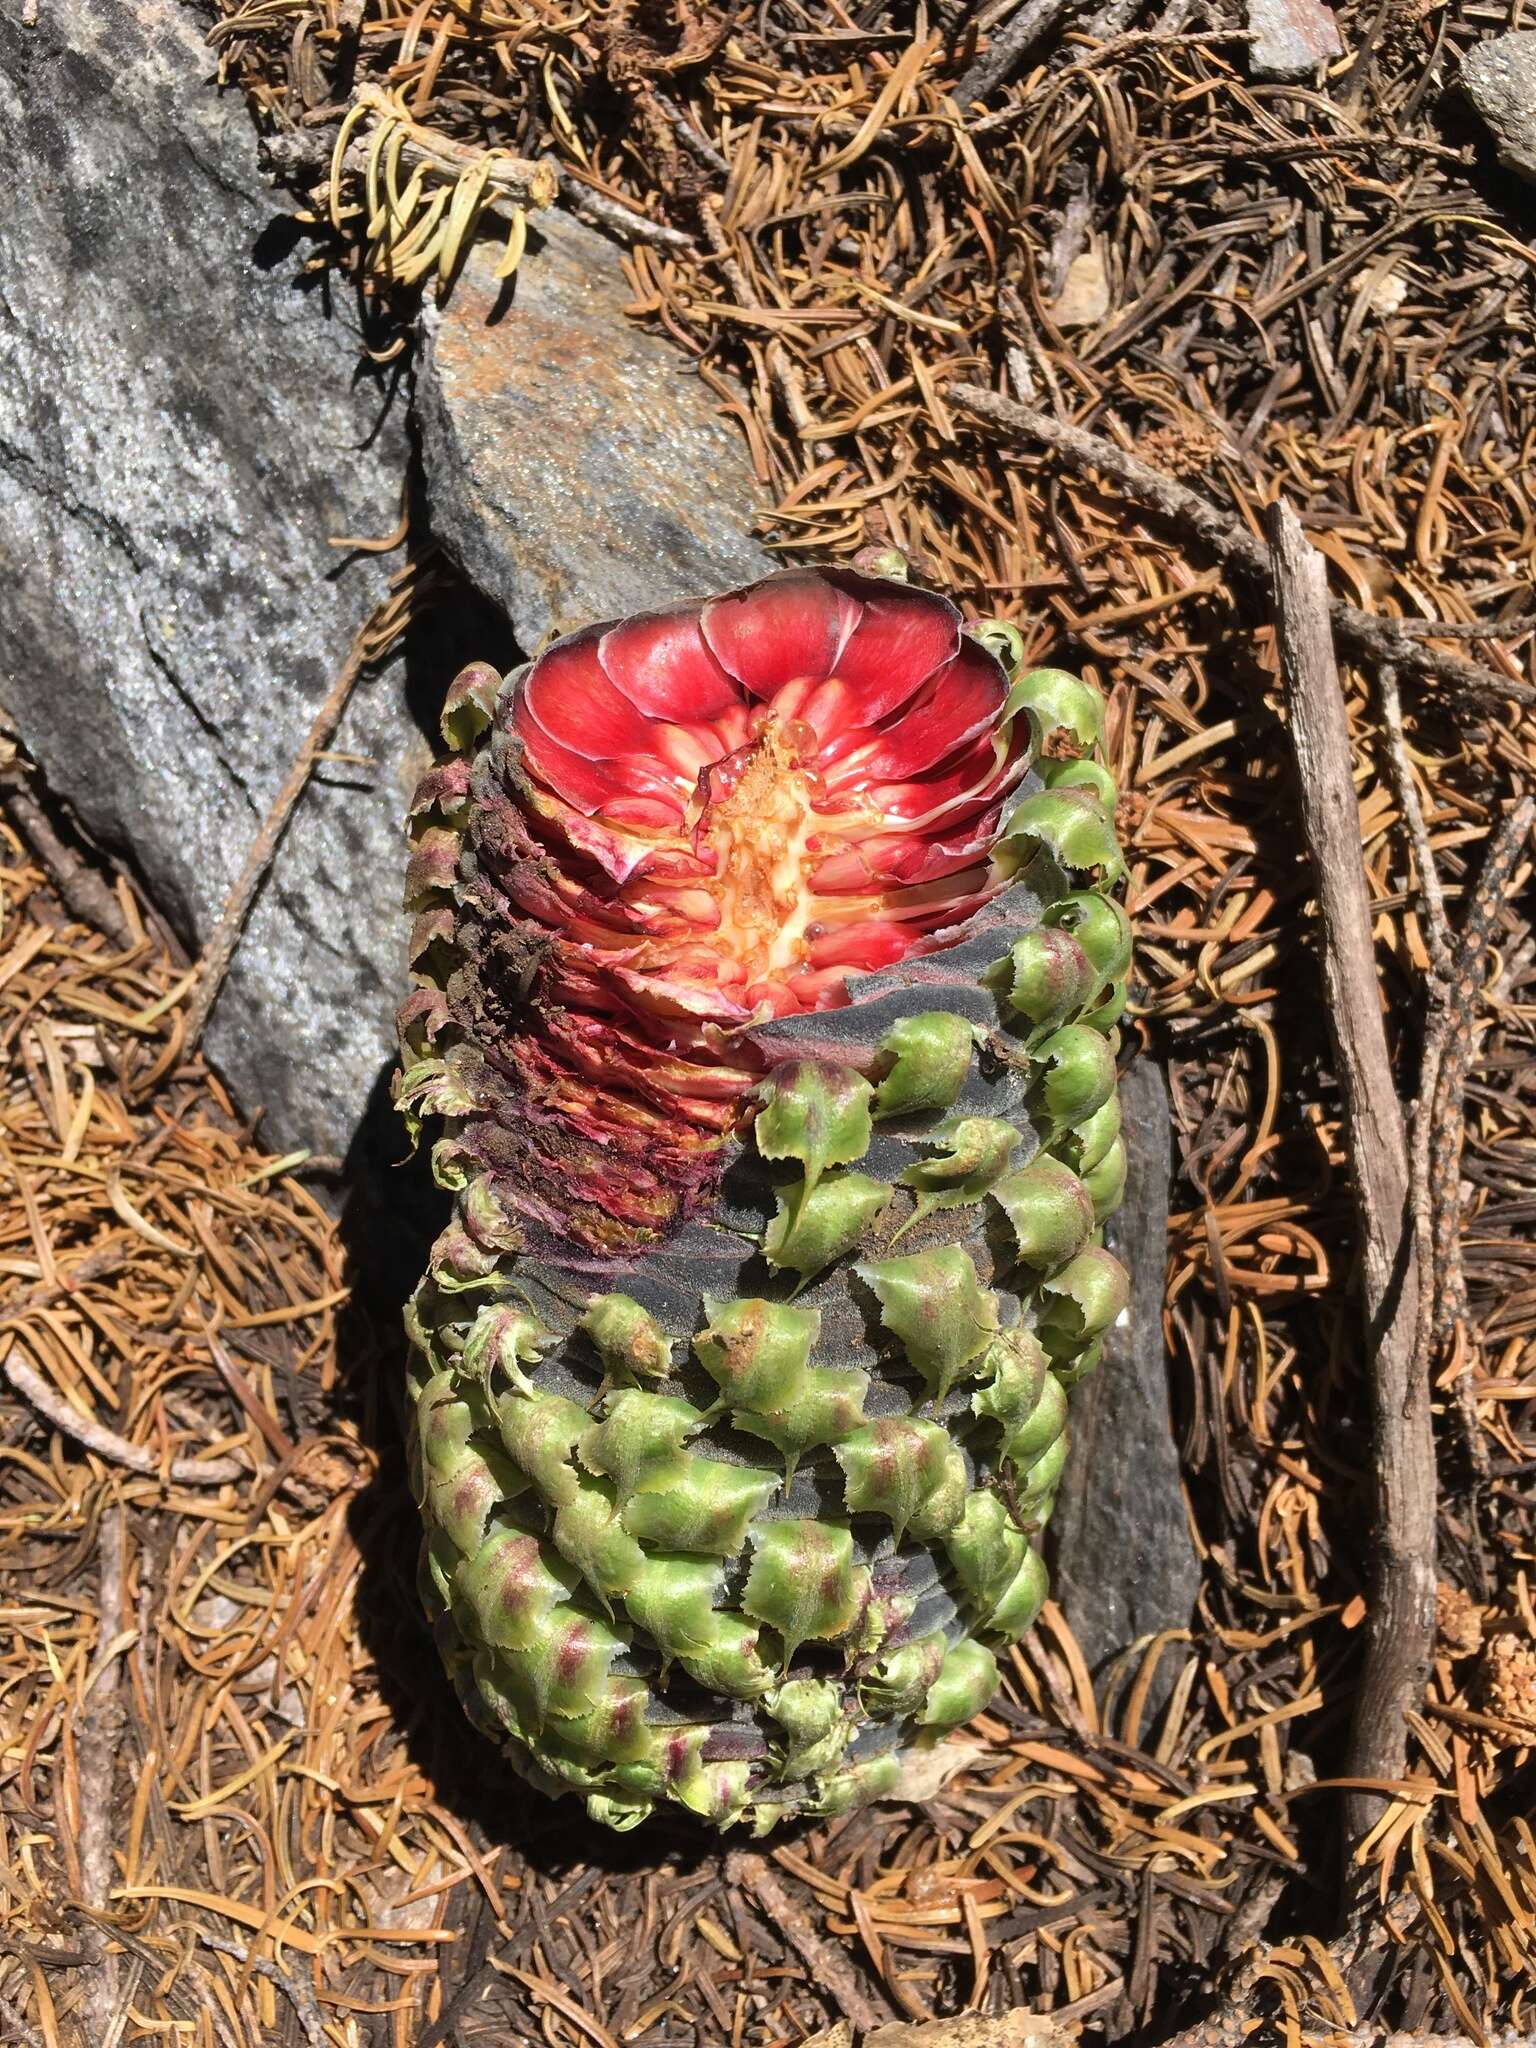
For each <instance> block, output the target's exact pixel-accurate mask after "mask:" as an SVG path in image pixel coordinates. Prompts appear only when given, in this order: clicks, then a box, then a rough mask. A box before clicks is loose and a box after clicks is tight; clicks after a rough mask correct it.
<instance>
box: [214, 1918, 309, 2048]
mask: <svg viewBox="0 0 1536 2048" xmlns="http://www.w3.org/2000/svg"><path fill="white" fill-rule="evenodd" d="M197 1938H198V1940H199V1941H200V1942H201V1943H202V1945H203V1947H204V1948H211V1949H216V1950H217V1951H218V1953H219V1954H220V1955H221V1956H233V1957H234V1959H235V1961H236V1962H237V1963H239V1964H240V1965H241V1967H242V1968H243V1969H247V1970H254V1971H255V1973H256V1975H257V1976H258V1977H265V1978H266V1980H267V1982H268V1983H269V1984H275V1985H276V1986H277V1988H278V1989H279V1991H281V1992H282V1994H283V1996H284V1997H285V1998H286V1999H287V2001H288V2003H289V2004H290V2005H291V2006H292V2007H293V2010H294V2013H295V2015H296V2017H297V2019H298V2022H299V2026H300V2027H301V2029H302V2030H303V2034H304V2039H305V2041H306V2042H307V2043H308V2044H309V2048H325V2038H326V2036H325V2020H324V2016H323V2015H322V2013H321V2011H320V2006H319V2003H318V2001H317V2000H316V1998H315V1994H314V1993H313V1991H311V1990H310V1988H309V1986H308V1985H307V1984H306V1983H305V1982H304V1980H303V1978H302V1977H295V1976H294V1975H293V1973H292V1971H290V1970H285V1969H283V1968H281V1967H280V1966H279V1965H278V1964H277V1963H274V1962H272V1961H270V1960H269V1958H268V1957H266V1956H253V1955H252V1954H251V1952H250V1950H249V1949H248V1948H244V1947H242V1945H241V1944H240V1943H239V1942H238V1941H230V1940H228V1939H227V1938H226V1937H225V1936H224V1935H222V1934H210V1933H209V1931H208V1929H207V1928H206V1927H199V1928H198V1929H197Z"/></svg>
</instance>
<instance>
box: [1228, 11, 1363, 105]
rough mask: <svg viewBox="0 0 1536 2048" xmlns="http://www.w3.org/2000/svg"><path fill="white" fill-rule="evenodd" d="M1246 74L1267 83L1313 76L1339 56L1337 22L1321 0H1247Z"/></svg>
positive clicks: (1281, 83)
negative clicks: (1248, 33) (1250, 38)
mask: <svg viewBox="0 0 1536 2048" xmlns="http://www.w3.org/2000/svg"><path fill="white" fill-rule="evenodd" d="M1247 13H1248V27H1249V30H1250V32H1251V34H1252V36H1253V41H1252V42H1251V43H1250V44H1249V45H1248V73H1249V76H1250V77H1251V78H1253V79H1254V80H1255V81H1256V82H1258V83H1261V84H1267V85H1284V84H1298V83H1300V82H1301V81H1303V80H1313V79H1316V78H1317V77H1318V75H1319V73H1320V72H1321V70H1322V68H1323V66H1324V65H1325V64H1328V63H1331V62H1332V61H1333V59H1334V58H1335V57H1339V56H1342V55H1343V53H1344V45H1343V43H1342V42H1340V40H1339V27H1338V23H1337V22H1336V21H1335V20H1334V18H1333V9H1332V8H1331V7H1329V6H1327V5H1325V0H1248V7H1247Z"/></svg>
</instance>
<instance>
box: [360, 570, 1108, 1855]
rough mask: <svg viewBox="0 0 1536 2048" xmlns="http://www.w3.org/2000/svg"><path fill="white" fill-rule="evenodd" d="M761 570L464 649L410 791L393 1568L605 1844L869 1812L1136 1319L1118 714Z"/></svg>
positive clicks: (1047, 1499) (508, 1737)
mask: <svg viewBox="0 0 1536 2048" xmlns="http://www.w3.org/2000/svg"><path fill="white" fill-rule="evenodd" d="M1019 652H1020V647H1019V642H1018V636H1017V634H1016V632H1014V630H1013V629H1012V628H1009V627H1005V626H992V625H986V626H982V627H978V628H974V629H970V628H965V627H963V625H962V621H961V619H960V617H959V615H958V613H956V612H955V611H954V609H953V608H952V607H951V606H950V605H949V604H947V603H946V602H945V601H944V600H943V599H941V598H938V597H936V596H933V595H931V594H928V593H924V592H921V591H916V590H913V589H909V588H908V587H906V586H905V585H904V584H902V583H900V582H897V581H887V580H883V579H876V578H872V577H867V576H862V575H858V574H855V573H853V572H850V571H843V570H835V571H834V570H827V571H817V572H790V573H787V574H785V575H782V576H778V577H773V578H770V579H768V580H767V581H766V582H764V583H761V584H758V585H754V586H752V587H750V588H749V589H747V590H744V591H738V592H732V593H729V594H727V595H726V596H724V597H721V598H717V599H714V600H711V601H709V602H708V603H704V604H697V605H689V606H681V607H677V608H675V609H673V610H671V611H666V612H659V613H655V614H650V615H647V616H645V617H642V618H638V619H632V620H626V621H623V622H621V623H619V624H618V625H613V626H603V627H596V628H592V629H590V630H588V631H587V632H585V633H580V634H575V635H572V636H570V637H568V638H567V639H565V640H562V641H559V642H556V643H555V644H554V645H553V646H552V647H550V648H548V649H547V650H546V651H545V652H544V653H543V654H542V655H540V656H539V658H538V659H537V660H536V661H535V662H533V663H532V664H530V665H529V666H528V667H527V668H524V669H521V670H518V671H516V672H514V673H513V674H512V675H510V676H507V677H501V676H498V675H497V674H496V673H495V672H494V671H493V670H490V669H488V668H485V667H483V666H481V667H475V668H471V669H469V670H467V671H465V673H464V674H463V675H462V676H461V677H460V678H459V679H458V681H457V682H456V684H455V685H454V688H453V690H452V691H451V692H450V696H449V700H448V704H447V707H446V710H445V714H444V721H443V726H444V736H445V739H446V742H447V744H448V746H449V748H450V749H451V752H450V753H449V755H448V757H447V758H446V759H445V760H444V761H443V762H442V763H440V764H439V765H438V766H437V767H436V768H435V769H434V770H433V771H432V772H431V773H430V774H429V775H428V777H427V778H426V780H425V781H424V783H423V784H422V787H421V789H420V791H419V793H418V795H417V798H416V802H415V804H414V806H413V810H412V814H411V838H412V854H411V860H410V865H409V870H408V881H407V890H408V907H409V909H410V910H411V912H412V914H413V916H414V919H415V922H414V927H413V934H412V948H411V954H412V963H413V977H414V982H415V986H414V988H413V990H412V992H411V994H410V995H409V997H408V998H407V1000H406V1002H405V1003H404V1005H403V1007H402V1010H401V1016H400V1036H401V1069H400V1073H399V1075H398V1077H397V1083H396V1099H397V1102H398V1105H399V1107H400V1110H401V1112H402V1114H403V1115H404V1116H405V1118H406V1120H407V1123H408V1125H409V1127H410V1129H411V1131H412V1134H413V1135H418V1134H420V1135H423V1136H425V1137H427V1138H428V1139H429V1140H430V1143H431V1148H432V1149H431V1159H432V1167H433V1172H434V1174H435V1176H436V1178H437V1180H438V1182H439V1183H440V1185H442V1186H443V1187H444V1188H445V1189H447V1190H449V1191H450V1193H451V1194H452V1197H453V1216H452V1220H451V1222H450V1223H449V1224H448V1226H447V1228H446V1229H445V1230H444V1231H443V1233H442V1235H441V1236H440V1237H439V1239H438V1242H437V1243H436V1245H435V1246H434V1247H433V1251H432V1257H431V1263H430V1265H429V1267H428V1270H427V1272H426V1274H425V1275H424V1276H423V1278H422V1280H421V1283H420V1285H419V1287H418V1288H417V1290H416V1293H415V1296H414V1298H413V1301H412V1304H411V1307H410V1310H409V1312H408V1317H407V1323H408V1329H409V1333H410V1336H411V1340H412V1367H411V1389H410V1391H411V1401H412V1417H413V1419H412V1425H411V1471H412V1485H413V1489H414V1491H415V1495H416V1498H417V1501H418V1503H419V1506H420V1509H421V1513H422V1520H423V1525H424V1541H423V1548H422V1566H421V1574H420V1583H421V1590H422V1597H423V1599H424V1601H425V1603H426V1605H427V1608H428V1611H429V1613H430V1614H431V1616H432V1618H433V1621H434V1626H435V1629H436V1634H437V1638H438V1641H439V1645H440V1648H441V1651H442V1654H443V1657H444V1660H445V1662H446V1664H447V1667H448V1669H449V1671H450V1673H451V1675H452V1677H453V1679H454V1681H455V1684H456V1686H457V1688H458V1690H459V1692H460V1695H461V1697H462V1698H463V1700H464V1703H465V1705H466V1708H467V1709H468V1711H469V1713H470V1715H471V1717H472V1718H473V1720H474V1721H475V1722H476V1723H477V1725H478V1726H479V1727H481V1728H482V1729H483V1730H484V1731H485V1732H486V1733H487V1734H488V1735H489V1736H491V1737H492V1738H493V1739H495V1740H497V1741H498V1742H500V1743H501V1744H502V1745H503V1746H504V1748H505V1750H506V1753H507V1754H508V1756H509V1757H510V1758H511V1759H512V1761H513V1762H514V1763H515V1764H516V1766H517V1768H518V1769H519V1770H521V1771H522V1772H523V1773H524V1774H525V1775H526V1776H527V1777H528V1778H529V1779H530V1780H531V1781H532V1782H533V1783H534V1784H536V1785H538V1786H540V1787H541V1788H543V1789H544V1790H546V1791H548V1792H550V1793H571V1794H576V1795H578V1796H581V1797H583V1798H584V1799H585V1801H586V1804H587V1807H588V1810H589V1812H590V1813H591V1814H592V1815H593V1816H594V1817H595V1818H597V1819H599V1820H601V1821H603V1822H605V1823H607V1824H608V1825H611V1826H613V1827H616V1828H626V1827H630V1826H633V1825H635V1824H636V1823H638V1822H639V1821H641V1820H643V1819H644V1818H645V1817H646V1815H647V1814H649V1813H651V1812H653V1811H654V1810H655V1809H656V1808H657V1807H659V1806H663V1805H666V1804H669V1803H670V1804H675V1805H678V1806H681V1807H684V1808H686V1809H688V1810H689V1811H691V1812H693V1813H695V1814H697V1815H698V1816H699V1817H700V1818H701V1819H703V1820H705V1821H708V1822H710V1823H712V1824H713V1825H715V1826H718V1827H725V1826H729V1825H735V1824H740V1825H743V1826H746V1827H749V1828H752V1829H754V1830H757V1831H762V1830H765V1829H767V1828H768V1827H771V1826H772V1825H773V1824H774V1823H775V1822H776V1821H778V1820H780V1819H783V1818H787V1817H790V1816H793V1815H797V1814H836V1813H843V1812H846V1811H848V1810H850V1809H851V1808H852V1807H854V1806H857V1805H860V1804H862V1803H864V1802H865V1801H866V1800H869V1799H873V1798H879V1797H881V1796H882V1795H884V1794H888V1793H889V1792H890V1791H891V1790H892V1789H893V1787H894V1786H895V1785H896V1783H897V1781H898V1778H899V1774H900V1770H901V1761H902V1757H903V1755H904V1754H905V1753H906V1752H908V1751H910V1750H912V1749H913V1748H920V1747H923V1746H926V1745H929V1744H931V1743H933V1742H936V1741H938V1740H940V1739H942V1737H943V1735H944V1733H945V1732H946V1731H947V1730H948V1729H950V1728H953V1727H956V1726H958V1725H959V1724H960V1723H962V1722H964V1721H966V1720H968V1719H969V1718H971V1717H972V1716H974V1715H975V1714H977V1713H979V1712H980V1711H982V1710H983V1709H984V1708H985V1707H986V1705H987V1704H988V1702H989V1700H990V1699H991V1698H992V1696H993V1694H994V1692H995V1690H996V1688H997V1685H998V1683H999V1676H1000V1667H999V1658H1000V1657H1002V1656H1005V1655H1006V1653H1007V1650H1008V1648H1009V1646H1010V1645H1011V1644H1012V1643H1014V1642H1016V1641H1017V1640H1018V1638H1019V1637H1020V1636H1021V1635H1022V1634H1023V1633H1024V1631H1025V1630H1027V1629H1028V1628H1029V1627H1030V1625H1031V1624H1032V1622H1033V1621H1034V1619H1035V1617H1036V1615H1037V1614H1038V1612H1039V1609H1040V1606H1041V1603H1042V1602H1043V1600H1044V1599H1045V1597H1046V1592H1047V1580H1046V1572H1045V1567H1044V1565H1043V1564H1042V1562H1041V1559H1040V1555H1039V1550H1038V1540H1039V1534H1040V1530H1041V1528H1042V1527H1043V1525H1044V1523H1045V1521H1046V1519H1047V1517H1048V1516H1049V1513H1050V1508H1051V1503H1052V1500H1053V1497H1054V1492H1055V1488H1056V1486H1057V1484H1058V1481H1059V1478H1060V1474H1061V1470H1062V1464H1063V1460H1064V1457H1065V1455H1066V1444H1067V1408H1068V1402H1067V1393H1066V1389H1067V1388H1068V1387H1069V1386H1070V1385H1071V1384H1072V1383H1073V1382H1074V1381H1075V1380H1076V1379H1077V1378H1079V1377H1081V1375H1082V1374H1083V1373H1084V1372H1085V1371H1087V1370H1089V1369H1091V1367H1092V1365H1093V1363H1094V1362H1095V1360H1096V1359H1097V1356H1098V1351H1099V1347H1100V1345H1101V1343H1102V1340H1103V1337H1104V1334H1105V1332H1106V1331H1107V1330H1108V1329H1109V1328H1110V1327H1112V1325H1113V1324H1114V1323H1115V1321H1116V1320H1117V1319H1118V1318H1119V1317H1120V1316H1121V1315H1122V1314H1123V1312H1124V1309H1125V1305H1126V1279H1125V1275H1124V1274H1123V1272H1122V1271H1121V1269H1120V1268H1119V1266H1118V1265H1117V1264H1116V1262H1115V1260H1114V1259H1113V1258H1112V1257H1111V1256H1110V1255H1109V1253H1107V1252H1106V1251H1105V1250H1104V1248H1103V1245H1102V1243H1101V1241H1100V1240H1101V1228H1102V1224H1103V1222H1104V1219H1105V1217H1106V1216H1107V1215H1109V1214H1110V1212H1111V1211H1112V1209H1113V1207H1114V1205H1115V1203H1116V1202H1117V1201H1118V1200H1119V1196H1120V1191H1121V1188H1122V1186H1123V1182H1124V1173H1125V1153H1124V1141H1123V1138H1122V1135H1121V1132H1120V1127H1119V1117H1118V1109H1117V1105H1116V1098H1115V1092H1114V1090H1115V1054H1116V1049H1117V1042H1118V1031H1117V1025H1116V1020H1117V1018H1118V1016H1119V1015H1120V1012H1121V1009H1122V1008H1123V1005H1124V1000H1125V986H1126V978H1127V974H1128V970H1129V966H1130V933H1129V927H1128V925H1127V922H1126V919H1125V915H1124V912H1123V911H1122V910H1121V908H1120V907H1119V905H1118V903H1117V902H1116V901H1115V898H1114V895H1113V893H1112V892H1113V890H1114V888H1115V886H1116V884H1117V882H1118V880H1119V876H1120V872H1121V859H1120V854H1119V850H1118V847H1117V845H1116V841H1115V832H1114V817H1113V799H1114V792H1113V785H1112V784H1111V782H1110V780H1109V778H1108V775H1107V773H1106V771H1105V769H1104V767H1103V764H1102V761H1101V760H1100V758H1099V753H1098V749H1099V745H1100V740H1101V729H1102V707H1101V705H1100V703H1099V700H1098V698H1097V696H1096V694H1095V692H1094V691H1093V690H1092V689H1091V688H1089V687H1088V686H1087V685H1085V684H1084V683H1082V682H1080V681H1079V680H1077V679H1076V678H1074V677H1071V676H1069V675H1067V674H1065V673H1064V672H1062V671H1060V670H1053V669H1047V670H1035V671H1029V672H1022V673H1021V672H1020V662H1019Z"/></svg>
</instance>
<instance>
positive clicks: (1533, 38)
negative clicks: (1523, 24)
mask: <svg viewBox="0 0 1536 2048" xmlns="http://www.w3.org/2000/svg"><path fill="white" fill-rule="evenodd" d="M1461 85H1462V90H1463V91H1464V92H1465V93H1466V95H1467V98H1468V99H1469V100H1470V101H1471V102H1472V104H1473V106H1474V107H1476V109H1477V111H1478V112H1479V113H1480V114H1481V115H1482V117H1483V119H1484V120H1485V121H1486V122H1487V124H1488V126H1489V128H1490V129H1491V130H1492V132H1493V139H1494V141H1495V142H1496V143H1497V145H1498V150H1499V156H1500V159H1501V160H1502V161H1503V162H1504V163H1506V164H1508V166H1509V168H1510V169H1511V170H1512V171H1520V172H1522V173H1523V174H1524V175H1525V176H1526V177H1527V178H1536V29H1533V28H1523V29H1517V30H1515V32H1514V33H1513V34H1512V35H1507V36H1488V37H1485V38H1484V39H1483V41H1481V42H1477V43H1474V44H1473V45H1472V47H1471V49H1470V50H1468V51H1467V53H1466V55H1465V56H1464V57H1463V58H1462V60H1461Z"/></svg>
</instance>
